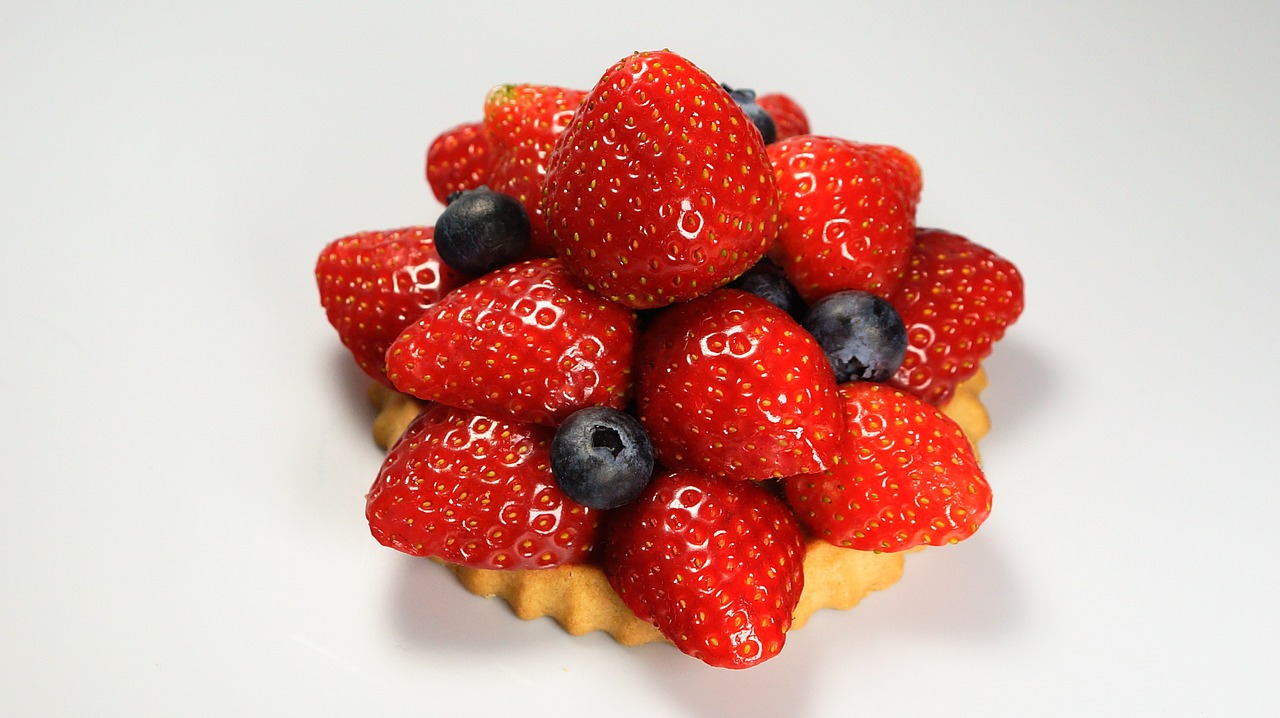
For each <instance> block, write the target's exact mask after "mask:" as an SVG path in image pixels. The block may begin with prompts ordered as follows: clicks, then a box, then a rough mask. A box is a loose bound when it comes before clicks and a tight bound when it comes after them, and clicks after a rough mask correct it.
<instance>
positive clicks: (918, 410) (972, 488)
mask: <svg viewBox="0 0 1280 718" xmlns="http://www.w3.org/2000/svg"><path fill="white" fill-rule="evenodd" d="M840 392H841V395H842V396H843V398H844V402H845V410H846V413H847V414H848V417H849V431H848V433H847V434H846V435H845V446H844V450H843V452H842V455H841V460H840V461H839V463H838V464H837V465H836V466H835V467H834V468H832V469H830V470H828V471H826V472H824V473H821V474H817V475H811V476H793V477H789V478H787V479H784V480H783V482H782V484H783V487H784V490H785V493H786V497H787V500H788V501H789V502H790V504H791V506H792V507H794V508H795V512H796V515H797V516H798V517H799V519H800V522H801V523H802V524H804V525H805V527H806V528H807V529H809V531H811V532H812V533H813V534H814V535H816V536H819V537H821V538H822V539H824V540H826V541H828V542H830V543H833V544H835V545H837V546H844V547H847V548H854V549H859V550H863V551H886V552H892V551H904V550H906V549H909V548H914V547H916V546H922V545H930V546H941V545H944V544H948V543H956V542H957V541H961V540H963V539H965V538H968V537H969V536H970V535H972V534H973V532H975V531H977V530H978V526H979V525H981V524H982V522H983V521H985V520H986V518H987V515H988V514H989V513H991V487H990V486H989V485H988V484H987V480H986V478H985V477H984V476H983V474H982V470H981V469H980V468H979V467H978V461H977V459H976V458H975V457H974V453H973V447H972V446H971V445H970V443H969V440H968V439H967V438H966V437H965V435H964V432H963V431H961V430H960V427H958V426H956V424H955V422H954V421H952V420H951V419H950V418H948V417H947V416H946V415H944V414H943V413H942V412H941V411H939V410H938V409H937V408H936V407H934V406H932V405H930V404H927V403H925V402H923V401H921V400H920V399H918V398H917V397H915V396H913V395H911V394H907V393H905V392H902V391H899V390H897V389H894V388H893V387H890V386H886V385H884V384H873V383H869V382H854V383H850V384H843V385H841V387H840Z"/></svg>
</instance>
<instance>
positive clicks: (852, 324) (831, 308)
mask: <svg viewBox="0 0 1280 718" xmlns="http://www.w3.org/2000/svg"><path fill="white" fill-rule="evenodd" d="M801 325H802V326H804V328H805V329H807V330H809V333H810V334H812V335H813V338H814V339H817V340H818V344H819V345H821V346H822V350H823V351H824V352H825V353H826V355H827V359H828V360H830V362H831V368H832V369H833V370H835V373H836V381H837V382H840V383H843V382H846V381H885V380H887V379H888V378H889V377H891V376H893V375H894V373H895V372H897V371H898V367H899V366H901V365H902V358H903V357H904V356H906V353H907V328H906V326H904V325H903V323H902V317H900V316H898V312H897V310H895V309H894V308H893V305H891V304H889V303H888V302H886V301H885V300H883V299H881V298H880V297H877V296H875V295H874V294H868V293H867V292H860V291H856V290H848V291H843V292H836V293H835V294H828V295H827V296H825V297H823V298H822V299H819V300H818V301H816V302H814V303H813V306H811V307H809V312H808V313H807V314H806V315H805V317H804V320H803V321H802V322H801Z"/></svg>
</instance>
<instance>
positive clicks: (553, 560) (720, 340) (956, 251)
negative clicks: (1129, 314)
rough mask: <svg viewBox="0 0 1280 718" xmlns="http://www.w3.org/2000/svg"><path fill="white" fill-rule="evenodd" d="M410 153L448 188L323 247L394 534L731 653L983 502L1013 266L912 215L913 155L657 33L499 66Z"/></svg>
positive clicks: (526, 599)
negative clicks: (984, 442)
mask: <svg viewBox="0 0 1280 718" xmlns="http://www.w3.org/2000/svg"><path fill="white" fill-rule="evenodd" d="M766 139H770V140H772V141H771V142H768V143H766ZM426 176H427V181H428V183H429V185H430V187H431V190H432V192H433V193H434V194H435V195H436V197H437V199H439V200H441V201H442V202H445V203H447V204H448V207H447V208H446V210H445V212H446V213H448V214H449V215H450V216H448V217H446V216H445V215H444V214H442V220H441V221H438V222H437V224H436V225H435V226H433V227H426V226H423V227H411V228H404V229H400V230H394V231H385V232H364V233H361V234H357V235H353V236H351V237H346V238H342V239H339V240H336V241H334V242H332V243H330V244H329V245H328V246H327V247H326V248H325V249H324V251H323V252H322V253H321V255H320V258H319V260H318V261H317V264H316V278H317V283H318V286H319V289H320V296H321V303H322V305H323V306H324V308H325V311H326V313H327V316H328V318H329V320H330V323H331V324H332V325H333V326H334V327H335V329H337V331H338V334H339V337H340V338H341V339H342V341H343V342H344V344H345V345H346V346H347V347H348V348H349V349H350V350H351V353H352V355H353V357H355V359H356V361H357V362H358V363H359V365H360V366H361V368H362V369H363V370H364V371H365V372H366V373H367V374H369V376H370V377H372V379H373V380H374V381H373V382H372V386H371V389H370V396H371V398H372V399H373V401H374V403H375V404H376V405H377V406H378V407H379V410H380V411H379V414H378V417H377V419H376V420H375V422H374V435H375V438H376V439H377V441H378V442H379V444H381V445H382V446H384V447H385V448H387V449H388V455H387V459H386V461H385V462H384V464H383V466H382V468H381V470H380V471H379V473H378V475H377V477H376V479H375V480H374V482H373V485H372V487H371V488H370V490H369V492H368V494H367V496H366V513H367V517H368V520H369V525H370V530H371V532H372V534H373V535H374V537H375V538H376V539H377V540H378V541H379V542H380V543H382V544H384V545H386V546H389V547H391V548H394V549H396V550H399V551H402V552H405V553H408V554H411V555H415V556H423V557H428V558H431V559H434V560H436V561H439V562H441V563H443V564H445V565H446V566H447V567H448V568H450V569H451V570H453V571H454V573H456V574H457V575H458V577H459V579H460V581H461V582H462V583H463V585H464V586H466V587H467V588H468V590H470V591H472V592H474V593H477V594H480V595H487V596H501V597H502V598H504V599H505V600H506V601H507V602H508V603H510V604H511V606H512V607H513V609H514V610H515V612H516V613H517V615H519V616H520V617H522V618H533V617H538V616H550V617H552V618H554V619H555V620H557V621H558V622H559V623H560V624H561V625H563V626H564V627H565V628H566V629H567V630H568V631H570V632H571V633H575V634H580V633H585V632H588V631H593V630H604V631H607V632H609V633H610V634H611V635H613V636H614V637H615V638H616V639H617V640H618V641H619V642H621V643H623V644H627V645H634V644H639V643H646V642H651V641H660V640H664V641H668V642H670V643H672V644H674V645H675V646H676V647H677V648H679V649H680V650H681V651H683V652H685V653H687V654H689V655H691V656H694V657H696V658H698V659H700V660H702V661H704V662H706V663H708V664H710V665H715V666H722V667H727V668H746V667H749V666H753V665H757V664H759V663H760V662H761V661H764V660H768V659H769V658H771V657H773V656H775V655H777V654H778V653H779V651H780V650H781V649H782V647H783V645H784V643H785V639H786V634H787V632H788V631H789V630H792V629H794V628H798V627H799V626H801V625H803V623H804V622H805V621H807V620H808V618H809V617H810V616H811V615H812V614H813V612H814V611H816V610H818V609H820V608H824V607H835V608H848V607H851V606H852V605H854V604H856V603H857V602H858V601H859V600H861V598H862V597H863V596H865V595H866V594H867V593H868V592H870V591H873V590H878V589H881V588H885V587H887V586H889V585H890V584H892V583H893V582H894V581H896V580H897V578H898V577H899V576H900V575H901V572H902V568H903V556H904V554H905V553H906V552H909V551H911V550H914V549H917V548H921V547H924V546H941V545H946V544H949V543H955V542H957V541H961V540H964V539H965V538H967V537H969V536H971V535H972V534H973V533H974V532H975V531H977V530H978V527H979V526H980V525H981V524H982V522H983V521H984V520H985V519H986V517H987V515H988V514H989V512H990V509H991V491H990V487H989V485H988V483H987V481H986V478H985V476H984V475H983V473H982V470H981V468H980V466H979V463H978V459H977V453H976V446H975V445H976V442H977V440H978V439H979V438H980V437H981V436H982V435H983V434H984V433H985V432H986V430H987V428H988V423H987V417H986V412H985V410H984V409H983V407H982V404H981V402H980V400H979V399H978V393H979V392H980V391H981V389H982V387H983V386H984V385H985V381H986V377H985V375H984V374H983V372H982V369H981V362H982V360H983V359H984V358H985V357H986V356H987V355H988V354H989V353H990V351H991V347H992V344H993V343H994V342H995V341H997V340H998V339H1000V337H1001V336H1002V335H1003V334H1004V331H1005V329H1006V328H1007V327H1008V325H1009V324H1011V323H1012V322H1013V321H1015V320H1016V319H1017V317H1018V315H1019V314H1020V312H1021V309H1022V302H1023V298H1022V280H1021V277H1020V276H1019V274H1018V272H1017V269H1016V268H1015V267H1014V266H1013V265H1012V264H1011V263H1009V262H1008V261H1007V260H1005V259H1003V258H1001V257H999V256H998V255H996V254H995V253H993V252H991V251H990V250H988V249H986V248H984V247H981V246H979V245H977V244H975V243H973V242H971V241H969V240H968V239H966V238H964V237H962V236H960V235H957V234H954V233H950V232H946V231H942V230H934V229H926V228H919V227H917V226H916V224H915V209H916V206H917V204H918V203H919V201H920V196H921V191H922V187H923V183H922V179H921V170H920V166H919V164H918V163H917V162H916V161H915V159H914V158H912V157H911V156H910V155H909V154H907V153H906V152H904V151H902V150H901V149H898V148H896V147H892V146H889V145H878V144H868V143H861V142H855V141H852V140H847V139H840V138H835V137H828V136H820V135H814V134H810V132H809V127H808V120H807V118H806V117H805V115H804V112H803V110H802V109H801V108H800V105H799V104H798V103H797V102H796V101H795V100H793V99H791V98H790V97H788V96H786V95H782V94H779V93H774V94H766V95H761V96H759V97H757V96H756V95H755V93H753V92H751V91H749V90H741V89H736V90H731V89H729V88H728V87H727V86H724V85H721V84H719V83H717V82H716V81H714V80H713V79H712V78H711V77H709V76H708V75H707V74H706V73H705V72H704V71H702V70H701V69H699V68H698V67H697V66H696V65H694V64H693V63H692V62H690V61H689V60H688V59H686V58H684V57H681V56H679V55H677V54H675V53H672V52H670V51H657V52H640V53H635V54H633V55H630V56H628V57H626V58H623V59H622V60H620V61H619V62H618V63H617V64H615V65H614V66H613V67H611V68H609V69H608V70H607V71H606V72H605V74H604V75H603V76H602V77H601V79H600V81H599V83H597V84H596V86H595V87H593V88H592V89H591V90H589V91H580V90H571V89H567V88H558V87H550V86H537V85H509V86H501V87H498V88H495V89H494V90H492V91H490V93H489V94H488V96H487V97H486V98H485V102H484V116H483V120H482V121H480V122H471V123H463V124H459V125H457V126H455V127H453V128H451V129H449V130H446V131H445V132H444V133H442V134H441V135H440V136H439V137H437V138H436V139H435V140H434V141H433V142H432V143H431V145H430V147H429V149H428V153H427V162H426ZM463 206H466V207H468V208H471V207H478V208H480V209H478V210H475V211H472V210H470V209H469V210H468V211H467V212H462V211H461V210H457V211H451V210H452V209H455V208H461V207H463ZM498 207H500V210H499V209H488V208H498ZM454 215H458V216H462V215H465V218H462V219H458V218H456V217H455V216H454ZM477 237H479V238H482V240H476V239H475V238H477ZM571 497H572V498H571Z"/></svg>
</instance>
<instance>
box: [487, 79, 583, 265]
mask: <svg viewBox="0 0 1280 718" xmlns="http://www.w3.org/2000/svg"><path fill="white" fill-rule="evenodd" d="M586 95H587V93H585V92H583V91H581V90H573V89H569V88H566V87H555V86H552V85H500V86H498V87H495V88H493V89H492V90H490V91H489V94H488V95H487V96H486V97H485V102H484V126H485V131H486V132H487V133H488V136H489V141H490V143H491V144H492V159H491V161H490V170H489V172H490V177H489V189H491V190H493V191H494V192H501V193H503V194H508V195H511V196H512V197H515V198H516V199H518V200H520V204H522V205H524V208H525V211H526V212H528V213H529V223H530V227H531V230H532V231H531V235H530V249H531V251H532V252H533V253H534V254H535V255H540V256H549V255H551V254H554V253H555V252H554V250H553V248H552V246H551V233H550V232H549V231H548V230H547V221H546V218H545V217H543V214H542V184H543V178H544V177H545V175H546V172H547V156H548V155H550V154H551V148H552V147H553V146H554V145H555V141H556V138H557V137H559V136H560V133H561V132H563V131H564V129H565V127H567V126H568V124H569V120H570V119H572V118H573V113H574V112H575V111H576V110H577V109H578V105H580V104H582V98H584V97H586Z"/></svg>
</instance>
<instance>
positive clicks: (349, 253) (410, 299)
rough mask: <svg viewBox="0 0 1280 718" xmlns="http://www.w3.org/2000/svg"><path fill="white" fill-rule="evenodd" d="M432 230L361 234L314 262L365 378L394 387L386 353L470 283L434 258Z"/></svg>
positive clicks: (326, 301)
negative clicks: (407, 330) (443, 299)
mask: <svg viewBox="0 0 1280 718" xmlns="http://www.w3.org/2000/svg"><path fill="white" fill-rule="evenodd" d="M434 233H435V230H434V229H433V228H432V227H407V228H405V229H395V230H389V231H384V232H361V233H359V234H353V235H351V236H348V237H343V238H341V239H337V240H334V241H333V242H330V243H329V244H328V245H327V246H326V247H325V248H324V251H322V252H321V253H320V257H319V258H318V259H317V261H316V268H315V275H316V284H317V285H318V286H319V290H320V304H321V306H323V307H324V310H325V314H326V315H327V316H328V318H329V323H330V324H332V325H333V327H334V329H337V330H338V337H339V338H340V339H341V340H342V343H343V344H344V345H346V347H347V349H349V350H350V351H351V354H352V356H354V357H355V360H356V362H357V363H358V364H359V365H360V368H361V369H363V370H364V372H365V373H366V374H368V375H369V376H371V377H373V378H374V379H376V380H378V381H380V382H382V383H384V384H387V385H390V381H389V380H388V379H387V376H386V360H385V358H384V357H385V355H386V352H387V347H389V346H391V342H392V341H393V340H394V339H395V338H396V336H397V335H399V334H400V332H401V330H403V329H404V328H405V327H406V326H408V325H409V324H410V323H411V322H413V320H415V319H417V318H418V315H419V314H421V313H422V311H423V309H425V308H426V307H428V306H430V305H431V304H433V303H435V302H436V301H438V300H439V299H440V298H441V297H442V296H444V295H445V294H446V293H448V292H449V291H450V290H452V289H454V288H455V287H458V286H461V285H462V284H463V283H464V282H465V281H466V280H467V277H464V276H463V275H461V274H459V273H457V272H455V271H454V270H453V269H451V268H449V266H448V265H446V264H445V263H444V262H443V261H441V259H440V255H439V253H437V252H436V247H435V242H434V241H433V239H432V237H433V235H434Z"/></svg>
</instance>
